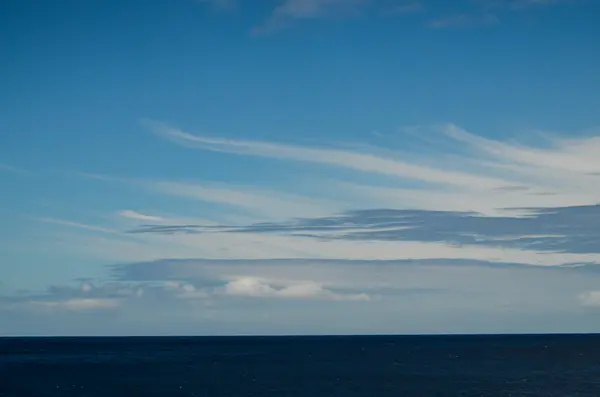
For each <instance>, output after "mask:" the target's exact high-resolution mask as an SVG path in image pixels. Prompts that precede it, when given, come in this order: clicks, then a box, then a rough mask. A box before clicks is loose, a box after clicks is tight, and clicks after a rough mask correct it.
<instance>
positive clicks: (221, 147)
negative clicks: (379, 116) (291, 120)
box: [147, 123, 509, 188]
mask: <svg viewBox="0 0 600 397" xmlns="http://www.w3.org/2000/svg"><path fill="white" fill-rule="evenodd" d="M147 125H151V127H152V129H153V131H154V132H155V133H156V134H157V135H159V136H162V137H164V138H167V139H169V140H171V141H173V142H175V143H178V144H180V145H184V146H188V147H193V148H197V149H203V150H209V151H216V152H225V153H234V154H240V155H248V156H258V157H269V158H276V159H281V160H286V161H300V162H308V163H317V164H323V165H327V166H334V167H341V168H349V169H352V170H355V171H360V172H365V173H376V174H383V175H390V176H395V177H400V178H404V179H415V180H420V181H423V182H429V183H437V184H443V185H450V186H464V187H468V186H479V187H488V188H499V187H502V186H506V185H507V184H509V182H508V181H503V180H501V179H496V178H492V177H479V176H477V175H473V174H469V173H464V172H455V171H450V170H444V169H443V168H441V167H440V168H434V167H428V166H425V165H419V164H414V163H409V162H406V161H400V160H397V159H394V158H390V157H386V156H382V155H377V154H375V153H368V152H359V151H350V150H343V149H324V148H317V147H306V146H299V145H289V144H280V143H270V142H252V141H242V140H226V139H219V138H212V137H205V136H198V135H192V134H189V133H187V132H184V131H181V130H179V129H176V128H173V127H169V126H167V125H164V124H160V123H152V124H148V123H147Z"/></svg>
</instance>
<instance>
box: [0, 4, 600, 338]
mask: <svg viewBox="0 0 600 397" xmlns="http://www.w3.org/2000/svg"><path fill="white" fill-rule="evenodd" d="M599 16H600V3H599V2H597V1H595V0H563V1H561V0H461V1H459V0H456V1H451V2H450V1H446V0H261V1H256V0H203V1H200V0H174V1H166V0H158V1H141V0H120V1H114V0H113V1H110V0H108V1H106V0H105V1H100V0H86V1H81V0H60V1H52V2H50V1H43V0H20V1H16V0H13V1H3V2H1V3H0V47H1V48H2V59H3V62H2V63H1V64H2V65H1V66H0V87H2V89H1V90H0V192H1V194H0V216H1V217H2V222H1V223H0V335H16V336H29V335H242V334H243V335H248V334H269V335H270V334H382V333H386V334H388V333H392V334H407V333H408V334H421V333H426V334H431V333H537V332H552V333H554V332H600V94H599V92H600V73H598V70H600V48H599V46H598V44H599V42H600V25H598V23H597V21H598V17H599Z"/></svg>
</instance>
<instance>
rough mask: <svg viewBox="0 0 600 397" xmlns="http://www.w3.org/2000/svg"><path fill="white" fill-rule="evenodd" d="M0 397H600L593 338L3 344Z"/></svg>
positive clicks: (598, 355)
mask: <svg viewBox="0 0 600 397" xmlns="http://www.w3.org/2000/svg"><path fill="white" fill-rule="evenodd" d="M0 396H18V397H28V396H32V397H45V396H89V397H92V396H94V397H121V396H127V397H131V396H140V397H141V396H144V397H146V396H161V397H163V396H168V397H172V396H199V397H225V396H227V397H234V396H235V397H245V396H257V397H258V396H277V397H292V396H298V397H300V396H301V397H321V396H323V397H330V396H339V397H358V396H360V397H378V396H396V397H407V396H415V397H426V396H437V397H442V396H505V397H508V396H541V397H553V396H557V397H558V396H560V397H575V396H579V397H583V396H589V397H598V396H600V336H595V335H562V336H551V335H547V336H535V335H529V336H372V337H366V336H352V337H231V338H214V337H200V338H188V337H164V338H3V339H0Z"/></svg>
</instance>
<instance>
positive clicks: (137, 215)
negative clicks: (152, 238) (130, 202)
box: [118, 210, 165, 222]
mask: <svg viewBox="0 0 600 397" xmlns="http://www.w3.org/2000/svg"><path fill="white" fill-rule="evenodd" d="M118 214H119V215H120V216H122V217H124V218H128V219H133V220H136V221H142V222H164V221H165V219H164V218H161V217H160V216H154V215H147V214H142V213H141V212H137V211H134V210H122V211H119V213H118Z"/></svg>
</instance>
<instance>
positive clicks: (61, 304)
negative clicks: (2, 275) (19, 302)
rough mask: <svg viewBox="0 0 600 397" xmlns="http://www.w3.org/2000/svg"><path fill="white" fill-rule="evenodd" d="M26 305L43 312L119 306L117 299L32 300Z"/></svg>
mask: <svg viewBox="0 0 600 397" xmlns="http://www.w3.org/2000/svg"><path fill="white" fill-rule="evenodd" d="M27 305H28V306H29V307H31V308H32V309H35V310H37V309H41V310H44V311H53V310H69V311H89V310H99V309H115V308H117V307H118V306H119V301H118V300H117V299H104V298H74V299H68V300H34V301H30V302H27Z"/></svg>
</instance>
